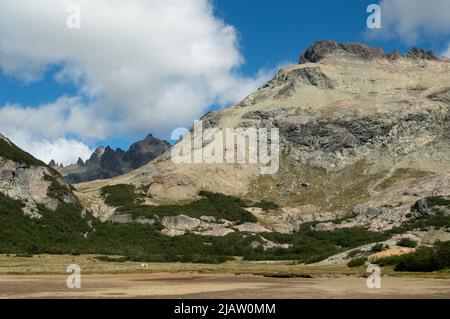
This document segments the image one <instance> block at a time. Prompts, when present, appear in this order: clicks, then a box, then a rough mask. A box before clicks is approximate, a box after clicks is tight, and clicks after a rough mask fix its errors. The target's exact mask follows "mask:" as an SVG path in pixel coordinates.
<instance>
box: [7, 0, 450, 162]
mask: <svg viewBox="0 0 450 319" xmlns="http://www.w3.org/2000/svg"><path fill="white" fill-rule="evenodd" d="M372 3H374V4H378V5H380V8H381V24H382V28H381V29H375V30H369V29H368V28H367V25H366V20H367V18H368V16H369V15H370V13H367V12H366V9H367V6H368V5H369V4H372ZM71 4H75V5H77V6H78V7H77V8H80V9H81V11H80V12H79V13H80V15H79V17H80V19H79V21H80V28H68V27H67V22H68V19H69V21H71V22H73V21H75V20H72V18H73V17H74V15H73V14H74V13H77V12H76V11H73V7H69V6H70V5H71ZM68 10H69V11H68ZM449 15H450V1H448V0H428V1H423V0H381V1H376V0H369V1H366V0H342V1H338V0H336V1H329V0H316V1H304V0H264V1H261V0H245V1H242V0H96V1H89V0H40V1H33V0H2V1H0V133H3V134H4V135H6V136H7V137H9V138H10V139H11V140H12V141H13V142H14V143H16V144H17V145H18V146H20V147H22V148H24V149H25V150H27V151H28V152H30V153H32V154H33V155H35V156H36V157H38V158H40V159H42V160H44V161H46V162H48V161H49V160H50V159H55V160H56V161H57V162H58V163H63V164H65V165H67V164H69V163H73V162H75V161H76V159H77V158H78V157H81V158H83V159H87V158H88V157H89V156H90V154H91V152H92V151H93V150H94V149H95V148H96V147H97V146H100V145H110V146H112V147H121V148H122V149H127V148H128V147H129V145H130V144H131V143H133V142H135V141H137V140H139V139H142V138H144V137H145V136H146V135H147V134H148V133H150V132H152V133H153V134H155V135H156V136H158V137H161V138H166V139H169V137H170V132H171V131H172V130H173V129H174V128H176V127H190V126H191V125H192V124H193V121H194V120H195V119H198V118H200V117H201V116H202V115H203V114H204V113H206V112H207V111H209V110H217V109H221V108H224V107H228V106H230V105H233V104H234V103H237V102H239V101H240V100H241V99H242V98H244V97H245V96H246V95H248V94H249V93H251V92H252V91H254V90H255V89H257V88H258V87H260V86H262V85H264V84H265V83H266V82H267V81H268V80H269V79H270V78H271V77H273V75H274V74H275V73H276V72H277V71H278V69H279V68H281V67H284V66H286V65H289V64H295V63H298V59H299V55H300V52H301V51H303V50H305V49H306V48H307V47H308V46H310V45H311V44H312V43H313V42H314V41H317V40H323V39H330V40H334V41H337V42H353V41H360V42H365V43H367V44H370V45H377V46H380V47H382V48H384V49H385V50H387V51H391V50H392V49H394V48H396V49H399V50H400V51H401V52H407V51H408V50H409V49H410V48H411V47H414V46H418V47H422V48H425V49H431V50H433V51H434V52H436V53H437V54H442V55H448V56H450V19H448V16H449ZM76 21H78V20H76Z"/></svg>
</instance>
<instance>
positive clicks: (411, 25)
mask: <svg viewBox="0 0 450 319" xmlns="http://www.w3.org/2000/svg"><path fill="white" fill-rule="evenodd" d="M380 7H381V23H382V29H373V30H370V31H368V33H367V34H368V36H370V37H373V38H377V37H382V38H398V39H400V40H401V41H403V42H404V43H407V44H409V45H413V44H415V43H417V42H418V41H419V40H420V38H421V37H422V36H425V37H433V36H450V19H449V16H450V1H448V0H426V1H423V0H381V1H380Z"/></svg>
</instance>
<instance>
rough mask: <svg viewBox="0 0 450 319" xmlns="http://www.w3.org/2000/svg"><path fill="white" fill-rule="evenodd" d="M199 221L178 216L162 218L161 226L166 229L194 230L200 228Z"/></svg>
mask: <svg viewBox="0 0 450 319" xmlns="http://www.w3.org/2000/svg"><path fill="white" fill-rule="evenodd" d="M200 223H201V221H200V220H199V219H197V218H192V217H188V216H186V215H178V216H164V217H163V218H162V224H163V226H164V227H166V228H173V229H177V230H183V231H186V230H194V229H196V228H197V227H198V226H200Z"/></svg>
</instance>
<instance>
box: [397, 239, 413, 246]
mask: <svg viewBox="0 0 450 319" xmlns="http://www.w3.org/2000/svg"><path fill="white" fill-rule="evenodd" d="M397 245H398V246H401V247H410V248H414V247H417V242H416V241H415V240H412V239H409V238H402V239H400V240H399V241H398V242H397Z"/></svg>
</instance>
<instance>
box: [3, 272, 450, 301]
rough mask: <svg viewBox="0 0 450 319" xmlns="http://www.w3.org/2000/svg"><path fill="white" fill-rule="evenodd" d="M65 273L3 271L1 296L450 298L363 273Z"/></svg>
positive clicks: (438, 288) (412, 281) (427, 281)
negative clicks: (72, 279)
mask: <svg viewBox="0 0 450 319" xmlns="http://www.w3.org/2000/svg"><path fill="white" fill-rule="evenodd" d="M65 280H66V277H65V276H64V275H21V276H19V275H1V276H0V297H1V298H180V297H181V298H194V299H195V298H201V299H205V298H251V299H252V298H280V299H291V298H294V299H295V298H370V299H372V298H450V279H432V278H409V277H391V276H384V277H382V280H381V288H380V289H368V288H367V287H366V280H365V278H362V277H355V276H349V277H347V276H339V277H328V278H324V277H318V278H268V277H264V276H256V275H233V274H199V273H145V274H90V275H84V276H83V277H82V286H81V289H68V288H66V287H65Z"/></svg>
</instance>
